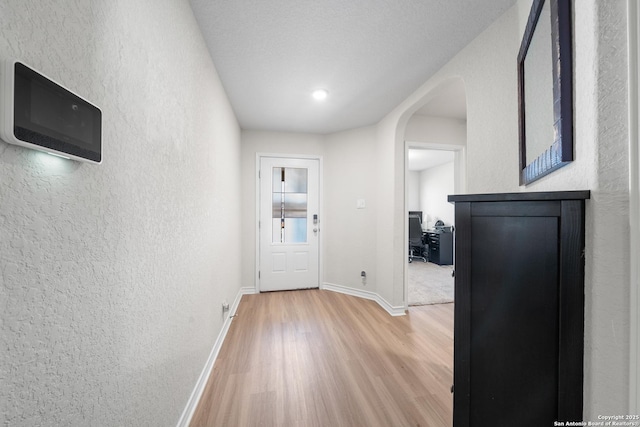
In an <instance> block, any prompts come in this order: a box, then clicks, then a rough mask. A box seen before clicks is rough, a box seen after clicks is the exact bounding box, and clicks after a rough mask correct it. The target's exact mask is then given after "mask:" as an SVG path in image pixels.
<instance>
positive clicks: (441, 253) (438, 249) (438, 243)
mask: <svg viewBox="0 0 640 427" xmlns="http://www.w3.org/2000/svg"><path fill="white" fill-rule="evenodd" d="M427 244H428V245H429V261H431V262H433V263H435V264H438V265H451V264H453V233H451V232H448V231H441V230H438V231H428V232H427Z"/></svg>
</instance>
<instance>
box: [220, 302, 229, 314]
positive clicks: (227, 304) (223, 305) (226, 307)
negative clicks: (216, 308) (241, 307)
mask: <svg viewBox="0 0 640 427" xmlns="http://www.w3.org/2000/svg"><path fill="white" fill-rule="evenodd" d="M222 311H223V312H225V311H229V303H228V302H226V301H224V302H223V303H222Z"/></svg>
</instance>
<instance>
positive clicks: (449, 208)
mask: <svg viewBox="0 0 640 427" xmlns="http://www.w3.org/2000/svg"><path fill="white" fill-rule="evenodd" d="M450 194H454V175H453V162H450V163H445V164H443V165H439V166H435V167H432V168H429V169H426V170H424V171H422V172H421V173H420V210H421V211H422V216H423V227H424V228H427V227H429V228H433V225H434V224H435V222H436V221H437V220H439V219H440V220H442V221H443V222H444V223H445V225H453V224H454V222H455V215H454V213H455V208H454V206H453V205H452V204H451V203H449V202H448V201H447V196H448V195H450Z"/></svg>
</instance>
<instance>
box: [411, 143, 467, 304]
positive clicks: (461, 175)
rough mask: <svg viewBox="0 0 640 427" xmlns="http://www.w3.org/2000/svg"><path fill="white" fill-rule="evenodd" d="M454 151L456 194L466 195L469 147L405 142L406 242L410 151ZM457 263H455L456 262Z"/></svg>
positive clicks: (454, 186)
mask: <svg viewBox="0 0 640 427" xmlns="http://www.w3.org/2000/svg"><path fill="white" fill-rule="evenodd" d="M411 148H416V149H420V150H440V151H453V152H454V153H455V157H454V160H453V173H454V183H453V191H454V193H455V194H464V193H466V191H467V177H466V170H467V167H466V165H467V147H466V146H465V145H454V144H436V143H430V142H414V141H405V142H404V241H405V242H408V241H409V185H408V183H409V166H408V165H409V149H411ZM408 259H409V245H404V264H403V265H404V309H405V310H408V309H409V262H408V261H407V260H408ZM454 262H455V261H454Z"/></svg>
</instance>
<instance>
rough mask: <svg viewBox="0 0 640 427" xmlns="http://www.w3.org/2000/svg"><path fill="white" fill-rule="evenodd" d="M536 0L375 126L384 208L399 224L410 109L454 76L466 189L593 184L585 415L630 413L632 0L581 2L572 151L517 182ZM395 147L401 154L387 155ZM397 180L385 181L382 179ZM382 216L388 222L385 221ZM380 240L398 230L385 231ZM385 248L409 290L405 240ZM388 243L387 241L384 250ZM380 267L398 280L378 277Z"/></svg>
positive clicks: (395, 298) (388, 289)
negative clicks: (551, 168)
mask: <svg viewBox="0 0 640 427" xmlns="http://www.w3.org/2000/svg"><path fill="white" fill-rule="evenodd" d="M530 7H531V1H530V0H520V1H519V2H518V3H517V4H516V5H515V6H514V7H513V8H512V9H510V10H509V11H508V12H507V13H505V14H504V15H503V16H502V17H501V18H499V19H498V20H497V21H496V22H495V23H494V24H493V25H492V26H491V27H489V28H488V29H487V30H486V31H485V32H484V33H483V34H481V35H480V36H479V37H478V38H476V39H475V40H474V41H473V42H472V43H470V44H469V45H468V46H467V47H466V48H465V49H463V50H462V51H461V52H460V53H459V54H458V55H457V56H456V57H455V58H453V59H452V60H451V61H450V62H449V63H448V64H447V65H446V66H445V67H443V69H442V70H440V71H439V72H438V73H437V74H436V75H435V76H434V77H432V78H431V79H429V80H428V81H427V82H426V83H425V84H424V85H423V86H422V87H421V88H420V89H418V90H417V91H416V92H415V93H414V94H412V95H411V96H410V97H409V98H408V99H407V100H405V102H403V103H402V104H401V105H400V106H398V108H396V109H395V110H394V111H392V112H391V113H390V114H389V115H387V116H386V117H385V119H383V120H382V121H381V122H380V123H379V125H378V129H379V139H378V147H379V152H380V153H381V159H384V158H387V159H389V158H394V159H395V161H394V162H393V164H390V163H391V162H389V163H387V164H384V162H383V161H382V160H381V164H380V165H379V166H380V168H379V170H380V173H379V175H378V181H379V182H380V183H381V187H380V191H379V195H380V198H381V199H387V200H388V199H393V200H394V202H393V203H392V204H390V205H380V206H379V207H380V211H379V212H378V215H379V217H380V218H384V223H385V224H387V225H388V226H389V227H392V229H393V235H394V236H397V235H398V234H400V233H402V225H401V224H402V223H403V219H404V218H403V214H402V206H403V205H404V200H403V195H404V192H403V191H400V190H399V187H400V184H401V183H402V182H404V174H403V157H402V155H401V153H403V150H404V131H405V128H406V125H407V122H408V120H409V118H410V117H411V116H412V115H413V113H414V112H415V111H416V110H417V109H418V108H419V107H420V106H421V105H424V103H425V102H426V101H427V100H428V99H429V98H430V97H432V96H434V95H433V93H435V92H436V91H437V88H438V87H439V86H440V85H442V84H446V83H447V82H448V81H450V80H451V79H452V78H460V77H461V78H462V79H463V80H464V82H465V88H466V91H467V188H468V192H469V193H481V192H508V191H547V190H578V189H579V190H583V189H588V190H591V191H592V198H591V200H590V201H589V202H588V203H587V230H586V233H587V246H586V288H585V292H586V307H585V308H586V311H585V316H586V320H585V389H584V395H585V419H596V417H597V415H598V414H603V413H626V412H627V406H628V373H629V368H628V354H629V347H628V340H629V335H628V334H629V332H628V330H629V308H628V304H627V300H628V297H629V282H630V279H629V263H630V262H631V261H630V259H629V234H628V232H629V216H628V178H629V177H628V140H627V135H628V129H627V122H626V117H627V97H626V90H627V75H626V73H627V63H626V52H627V50H626V44H627V41H626V3H625V2H622V1H617V0H609V1H596V0H588V1H584V2H580V7H576V8H574V12H573V13H574V29H573V34H574V60H575V64H574V85H575V86H574V99H575V115H574V129H575V156H576V160H575V161H574V162H573V163H571V164H570V165H569V166H566V167H564V168H562V169H560V170H558V171H557V172H555V173H553V174H551V175H549V176H547V177H545V178H543V179H541V180H540V181H537V182H536V183H534V184H533V185H530V186H528V187H523V188H521V187H519V185H518V120H517V111H518V104H517V100H518V98H517V75H516V59H517V54H518V49H519V46H520V41H521V39H522V34H523V32H524V28H525V24H526V18H527V15H528V12H529V10H530ZM392 152H393V154H391V153H392ZM389 181H393V182H394V183H395V186H393V188H389V186H388V185H387V184H385V183H388V182H389ZM379 224H380V225H382V221H379ZM379 235H380V236H381V238H387V239H389V240H391V239H392V237H391V236H390V235H389V233H388V231H386V230H381V231H380V232H379ZM394 248H395V250H394V251H393V252H392V253H386V254H384V255H385V256H381V255H379V256H378V261H379V267H378V270H379V281H378V292H379V293H380V294H392V297H391V298H392V303H398V302H400V301H402V299H403V286H402V279H403V277H402V274H401V269H400V266H401V265H403V262H404V260H403V259H402V258H403V257H402V253H403V243H402V242H401V241H400V242H398V241H397V238H396V239H395V240H394ZM379 252H380V251H379ZM380 277H385V278H388V279H390V280H389V281H386V280H381V279H380Z"/></svg>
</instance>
